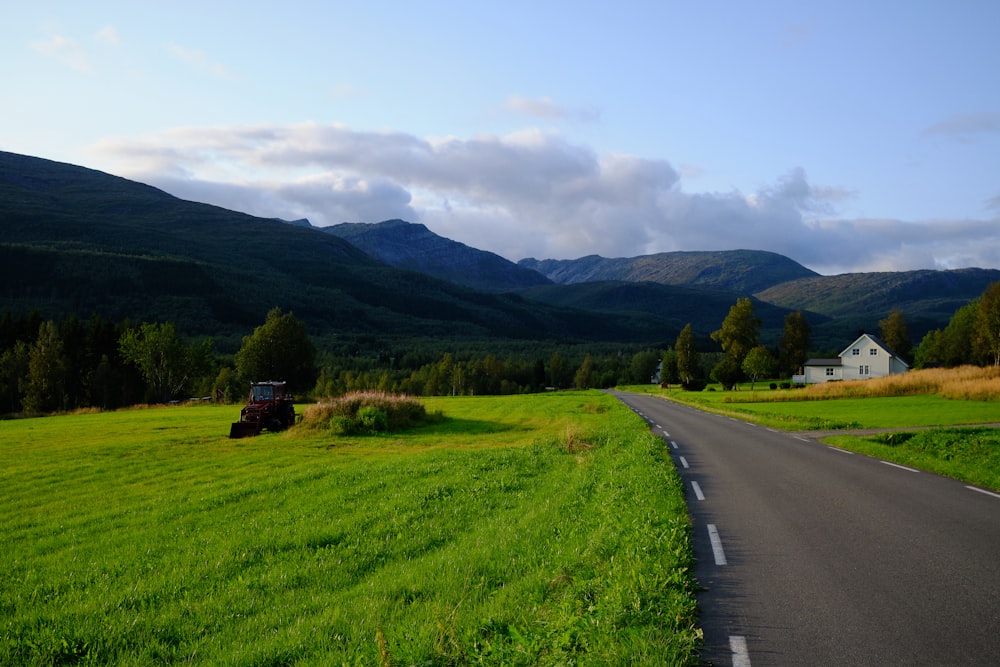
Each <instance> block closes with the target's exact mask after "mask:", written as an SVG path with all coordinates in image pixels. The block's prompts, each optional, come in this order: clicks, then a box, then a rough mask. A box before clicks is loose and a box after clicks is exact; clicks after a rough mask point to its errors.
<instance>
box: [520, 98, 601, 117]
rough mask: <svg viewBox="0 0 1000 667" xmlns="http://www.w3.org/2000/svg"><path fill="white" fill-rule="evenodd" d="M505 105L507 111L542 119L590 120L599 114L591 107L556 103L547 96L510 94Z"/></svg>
mask: <svg viewBox="0 0 1000 667" xmlns="http://www.w3.org/2000/svg"><path fill="white" fill-rule="evenodd" d="M505 106H506V108H507V110H509V111H513V112H515V113H518V114H524V115H526V116H531V117H533V118H541V119H544V120H556V121H562V120H570V121H583V122H592V121H595V120H597V119H598V118H599V116H600V114H598V112H597V111H595V110H593V109H573V108H570V107H566V106H563V105H561V104H558V103H556V101H555V100H553V99H552V98H551V97H547V96H543V97H538V98H535V99H532V98H529V97H524V96H523V95H511V96H510V97H509V98H507V104H506V105H505Z"/></svg>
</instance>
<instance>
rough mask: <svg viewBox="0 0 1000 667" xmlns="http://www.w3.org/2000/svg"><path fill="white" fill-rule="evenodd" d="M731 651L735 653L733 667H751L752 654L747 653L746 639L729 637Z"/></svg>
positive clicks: (738, 636) (734, 636)
mask: <svg viewBox="0 0 1000 667" xmlns="http://www.w3.org/2000/svg"><path fill="white" fill-rule="evenodd" d="M729 650H730V651H732V652H733V667H750V652H749V651H747V638H746V637H741V636H740V635H729Z"/></svg>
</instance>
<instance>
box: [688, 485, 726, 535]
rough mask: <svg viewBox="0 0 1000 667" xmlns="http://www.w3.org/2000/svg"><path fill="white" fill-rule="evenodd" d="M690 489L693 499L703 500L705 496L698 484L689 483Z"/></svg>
mask: <svg viewBox="0 0 1000 667" xmlns="http://www.w3.org/2000/svg"><path fill="white" fill-rule="evenodd" d="M691 488H692V489H694V497H695V498H697V499H698V500H704V499H705V494H704V493H702V492H701V486H700V485H699V484H698V482H691ZM712 548H713V549H714V548H715V545H714V544H713V545H712ZM719 548H720V549H721V548H722V545H719Z"/></svg>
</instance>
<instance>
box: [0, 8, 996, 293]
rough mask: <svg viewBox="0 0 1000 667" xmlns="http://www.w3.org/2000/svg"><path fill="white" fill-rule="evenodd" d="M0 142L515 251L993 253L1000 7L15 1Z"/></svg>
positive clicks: (116, 170) (815, 258)
mask: <svg viewBox="0 0 1000 667" xmlns="http://www.w3.org/2000/svg"><path fill="white" fill-rule="evenodd" d="M10 4H11V6H9V7H6V8H5V9H4V11H3V18H2V20H0V64H2V65H3V68H2V79H0V81H2V84H3V86H2V93H0V150H4V151H12V152H15V153H23V154H27V155H34V156H37V157H42V158H47V159H52V160H58V161H62V162H69V163H72V164H77V165H82V166H86V167H90V168H93V169H99V170H101V171H105V172H108V173H111V174H115V175H118V176H124V177H126V178H130V179H133V180H138V181H141V182H144V183H148V184H150V185H154V186H156V187H159V188H161V189H163V190H165V191H167V192H169V193H171V194H173V195H176V196H178V197H181V198H184V199H191V200H195V201H202V202H207V203H211V204H216V205H219V206H224V207H226V208H230V209H234V210H239V211H244V212H247V213H251V214H253V215H259V216H263V217H277V218H282V219H286V220H295V219H299V218H308V219H309V221H310V222H311V223H312V224H313V225H315V226H319V227H322V226H327V225H333V224H338V223H341V222H380V221H382V220H388V219H393V218H402V219H404V220H408V221H410V222H415V223H422V224H424V225H426V226H427V227H428V228H429V229H430V230H431V231H433V232H434V233H436V234H439V235H441V236H444V237H447V238H450V239H454V240H456V241H460V242H462V243H465V244H467V245H470V246H473V247H475V248H479V249H482V250H488V251H491V252H495V253H497V254H499V255H501V256H503V257H506V258H507V259H510V260H512V261H517V260H519V259H522V258H525V257H534V258H537V259H548V258H551V259H573V258H577V257H582V256H585V255H591V254H597V255H602V256H605V257H634V256H638V255H646V254H652V253H657V252H667V251H676V250H730V249H740V248H749V249H758V250H769V251H772V252H777V253H781V254H783V255H786V256H788V257H790V258H792V259H794V260H796V261H798V262H800V263H801V264H803V265H805V266H807V267H809V268H811V269H813V270H815V271H818V272H820V273H823V274H836V273H844V272H856V271H902V270H912V269H948V268H963V267H972V266H975V267H983V268H1000V36H998V30H1000V3H998V2H996V1H995V0H941V1H932V0H905V1H896V0H880V1H878V2H872V1H871V0H865V1H856V0H841V1H839V2H809V3H807V2H801V1H800V0H796V1H788V2H779V1H772V0H758V1H757V2H752V3H751V2H743V1H737V0H732V1H723V0H714V1H713V0H706V1H704V2H691V1H690V0H687V1H684V2H675V1H674V0H660V1H649V2H645V1H636V0H616V1H615V2H591V1H589V0H575V1H574V2H568V1H565V0H559V1H555V0H552V1H548V0H530V1H522V0H504V1H503V2H499V1H492V0H483V1H481V2H468V1H454V2H452V1H444V0H423V1H422V2H409V1H405V2H404V1H399V2H389V1H380V0H368V1H365V2H340V1H337V0H327V1H325V2H299V1H296V0H286V1H285V2H253V1H247V0H244V1H241V2H228V1H216V0H200V1H199V2H189V1H187V0H173V1H172V2H170V3H159V2H158V3H139V2H135V1H134V0H130V1H128V2H113V1H106V0H94V1H91V2H86V3H83V2H77V1H76V0H70V1H63V2H52V1H47V0H34V1H32V2H20V3H10Z"/></svg>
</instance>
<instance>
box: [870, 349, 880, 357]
mask: <svg viewBox="0 0 1000 667" xmlns="http://www.w3.org/2000/svg"><path fill="white" fill-rule="evenodd" d="M868 356H869V357H877V356H878V348H877V347H873V348H871V349H870V350H868Z"/></svg>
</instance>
